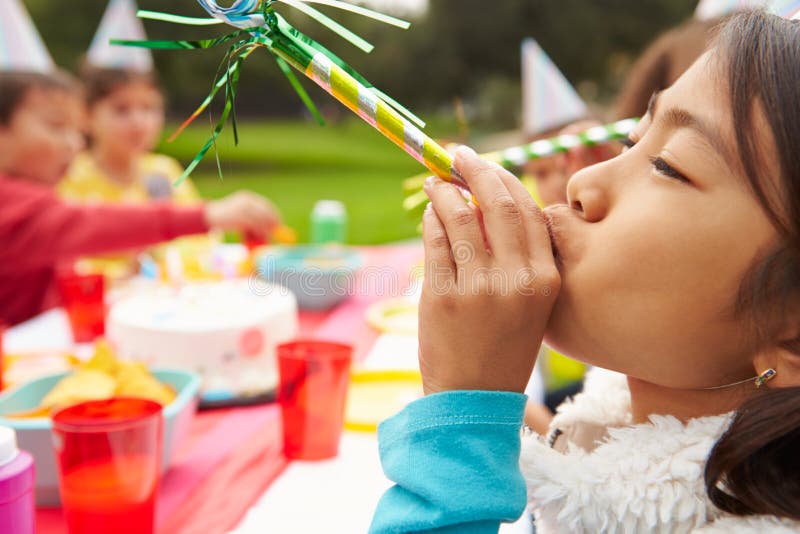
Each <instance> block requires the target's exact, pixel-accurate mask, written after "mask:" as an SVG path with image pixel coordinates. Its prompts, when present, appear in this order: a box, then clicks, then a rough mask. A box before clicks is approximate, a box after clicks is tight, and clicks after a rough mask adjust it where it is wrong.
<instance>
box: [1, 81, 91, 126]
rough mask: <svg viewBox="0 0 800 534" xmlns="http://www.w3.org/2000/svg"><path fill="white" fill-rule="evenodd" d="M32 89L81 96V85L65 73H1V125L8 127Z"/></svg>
mask: <svg viewBox="0 0 800 534" xmlns="http://www.w3.org/2000/svg"><path fill="white" fill-rule="evenodd" d="M32 89H43V90H47V91H64V92H68V93H74V94H80V92H81V87H80V84H79V83H78V82H77V80H75V78H73V77H72V75H71V74H68V73H66V72H64V71H61V70H58V71H55V72H49V73H42V72H33V71H0V125H3V126H5V125H8V124H9V123H10V122H11V117H13V115H14V112H15V111H16V110H17V107H19V105H20V103H21V102H22V101H23V100H24V99H25V96H26V95H27V94H28V92H29V91H31V90H32Z"/></svg>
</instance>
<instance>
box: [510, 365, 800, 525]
mask: <svg viewBox="0 0 800 534" xmlns="http://www.w3.org/2000/svg"><path fill="white" fill-rule="evenodd" d="M730 420H731V414H727V415H720V416H713V417H702V418H698V419H692V420H690V421H689V422H688V423H687V424H685V425H684V424H682V423H681V422H680V421H678V420H677V419H676V418H674V417H671V416H653V417H651V418H650V422H649V423H647V424H639V425H631V408H630V392H629V391H628V385H627V381H626V379H625V377H624V375H620V374H618V373H613V372H610V371H605V370H601V369H595V370H592V371H591V372H590V373H589V375H588V377H587V380H586V385H585V388H584V392H583V393H581V394H579V395H577V396H576V397H575V399H574V400H573V401H572V402H568V403H565V404H563V405H562V406H561V407H559V410H558V414H557V415H556V417H555V419H554V420H553V424H552V426H551V428H553V429H555V428H558V429H567V430H568V432H567V434H569V433H570V432H569V430H570V429H576V428H580V427H581V426H582V425H586V426H590V425H591V426H593V425H597V424H600V425H602V426H604V427H606V428H607V432H608V434H607V436H606V437H605V438H603V440H602V441H601V443H600V444H599V445H598V446H597V447H596V448H594V449H593V450H591V452H586V450H584V449H582V448H581V447H578V446H576V445H575V444H572V443H569V444H568V447H567V450H565V451H564V452H563V453H562V452H558V451H557V450H555V449H553V448H551V447H550V445H549V444H548V443H547V440H544V439H541V438H539V437H538V436H536V435H529V436H527V437H526V438H523V441H522V455H521V459H520V466H521V468H522V473H523V474H524V476H525V479H526V481H527V485H528V502H529V508H530V510H531V511H532V513H533V514H534V517H535V519H536V529H537V530H536V532H537V534H553V533H559V534H561V533H564V534H567V533H569V534H582V533H599V532H602V533H609V534H610V533H640V532H641V533H662V532H663V533H695V534H722V533H725V534H729V533H752V534H755V533H759V534H761V533H776V534H784V533H790V532H800V522H795V521H790V520H780V519H778V518H775V517H771V516H751V517H736V516H732V515H730V514H725V513H723V512H721V511H720V510H718V509H716V508H715V507H714V505H713V504H711V501H709V499H708V497H707V495H706V491H705V486H704V484H703V470H704V468H705V462H706V459H707V458H708V455H709V453H710V451H711V448H712V447H713V445H714V443H715V442H716V441H717V439H718V438H719V436H720V435H721V434H722V433H723V432H724V431H725V429H726V428H727V426H728V424H729V423H730ZM795 475H796V474H795Z"/></svg>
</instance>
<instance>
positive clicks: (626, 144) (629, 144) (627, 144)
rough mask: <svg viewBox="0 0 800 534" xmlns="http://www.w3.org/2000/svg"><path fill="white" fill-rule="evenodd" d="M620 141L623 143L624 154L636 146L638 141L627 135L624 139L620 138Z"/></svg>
mask: <svg viewBox="0 0 800 534" xmlns="http://www.w3.org/2000/svg"><path fill="white" fill-rule="evenodd" d="M619 142H620V143H621V144H622V147H623V148H622V153H623V154H624V153H625V152H627V151H628V150H630V149H631V148H633V147H634V146H636V141H634V140H633V139H631V138H630V137H626V138H624V139H620V140H619Z"/></svg>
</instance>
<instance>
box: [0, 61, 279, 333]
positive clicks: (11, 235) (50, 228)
mask: <svg viewBox="0 0 800 534" xmlns="http://www.w3.org/2000/svg"><path fill="white" fill-rule="evenodd" d="M83 116H84V105H83V99H82V96H81V90H80V87H79V85H78V84H77V82H76V81H75V80H73V79H72V78H71V77H70V76H69V75H67V74H64V73H60V72H8V71H6V72H0V147H2V151H0V323H6V324H11V325H13V324H16V323H19V322H22V321H24V320H26V319H29V318H31V317H33V316H34V315H36V314H38V313H40V312H42V311H44V310H46V309H47V308H48V307H51V306H53V305H55V303H56V301H55V298H54V291H53V283H54V279H55V273H56V268H57V266H58V265H59V264H60V263H62V262H66V261H72V260H74V259H75V258H77V257H79V256H83V255H94V254H102V253H108V252H114V251H122V250H126V249H132V248H141V247H145V246H149V245H153V244H156V243H159V242H163V241H167V240H170V239H174V238H176V237H178V236H182V235H191V234H200V233H204V232H208V231H209V229H211V228H218V229H221V230H244V231H247V232H251V233H253V234H256V235H260V236H265V235H268V233H269V232H270V231H271V229H272V228H274V227H275V226H276V224H277V222H278V220H277V216H276V213H275V211H274V209H273V208H272V207H271V205H270V204H269V202H267V201H266V200H265V199H263V198H262V197H260V196H258V195H255V194H252V193H246V192H240V193H235V194H233V195H231V196H229V197H226V198H224V199H222V200H219V201H215V202H209V203H208V204H205V205H204V204H196V205H193V206H175V205H172V204H170V203H151V204H147V205H139V206H134V205H116V206H115V205H108V204H95V205H91V206H89V205H87V206H79V205H73V204H69V203H65V202H64V201H61V200H59V199H58V197H57V196H56V194H55V190H54V189H55V186H56V185H57V184H58V182H59V181H60V180H61V178H62V177H63V176H64V174H65V173H66V171H67V169H68V168H69V165H70V164H71V163H72V160H73V158H74V157H75V155H76V154H77V153H78V152H79V151H80V150H81V149H82V148H83V135H82V132H81V126H82V123H83Z"/></svg>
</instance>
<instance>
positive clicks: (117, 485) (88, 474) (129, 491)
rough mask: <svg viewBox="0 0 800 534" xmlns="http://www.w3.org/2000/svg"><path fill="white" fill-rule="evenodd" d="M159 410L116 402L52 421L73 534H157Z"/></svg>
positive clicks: (90, 405) (145, 403) (78, 408)
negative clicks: (155, 533) (154, 533)
mask: <svg viewBox="0 0 800 534" xmlns="http://www.w3.org/2000/svg"><path fill="white" fill-rule="evenodd" d="M162 434H163V417H162V415H161V405H160V404H158V403H156V402H153V401H149V400H144V399H133V398H114V399H109V400H100V401H89V402H84V403H81V404H77V405H75V406H72V407H70V408H65V409H63V410H61V411H59V412H57V413H56V414H55V415H54V416H53V442H54V448H55V451H56V459H57V463H58V478H59V488H60V490H61V506H62V508H63V510H64V516H65V518H66V520H67V528H68V530H69V532H70V534H84V533H85V534H102V533H109V534H111V533H114V534H119V533H123V532H124V533H131V534H133V533H136V534H140V533H141V534H152V533H153V532H155V510H156V492H157V490H158V484H159V477H160V473H161V468H160V467H161V447H162V444H161V441H162Z"/></svg>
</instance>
